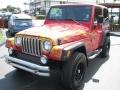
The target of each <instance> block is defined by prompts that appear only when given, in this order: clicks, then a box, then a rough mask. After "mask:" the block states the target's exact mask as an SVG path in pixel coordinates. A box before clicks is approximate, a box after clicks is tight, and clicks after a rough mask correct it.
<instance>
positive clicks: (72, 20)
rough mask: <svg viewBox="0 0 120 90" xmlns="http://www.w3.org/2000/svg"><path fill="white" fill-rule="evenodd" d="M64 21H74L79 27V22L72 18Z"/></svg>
mask: <svg viewBox="0 0 120 90" xmlns="http://www.w3.org/2000/svg"><path fill="white" fill-rule="evenodd" d="M66 20H72V21H74V22H75V23H77V24H79V25H80V22H79V21H78V20H75V19H73V18H69V19H66Z"/></svg>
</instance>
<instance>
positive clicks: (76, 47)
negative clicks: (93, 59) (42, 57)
mask: <svg viewBox="0 0 120 90" xmlns="http://www.w3.org/2000/svg"><path fill="white" fill-rule="evenodd" d="M68 51H70V56H72V55H73V54H74V53H75V52H81V53H84V54H85V56H86V60H87V65H88V58H87V52H86V48H85V44H84V43H83V42H79V43H76V44H73V45H71V46H68V47H66V48H64V49H63V51H62V61H67V60H68V58H69V57H70V56H69V57H67V53H68Z"/></svg>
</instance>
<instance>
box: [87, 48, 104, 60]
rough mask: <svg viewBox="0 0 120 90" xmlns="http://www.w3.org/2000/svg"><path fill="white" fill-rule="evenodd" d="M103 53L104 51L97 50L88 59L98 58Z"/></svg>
mask: <svg viewBox="0 0 120 90" xmlns="http://www.w3.org/2000/svg"><path fill="white" fill-rule="evenodd" d="M101 52H102V49H99V50H95V51H94V52H92V53H91V54H89V55H88V59H94V58H96V57H97V56H98V55H99V54H100V53H101Z"/></svg>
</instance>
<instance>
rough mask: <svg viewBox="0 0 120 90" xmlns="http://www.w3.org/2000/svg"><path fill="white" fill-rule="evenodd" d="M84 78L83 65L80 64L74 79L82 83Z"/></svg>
mask: <svg viewBox="0 0 120 90" xmlns="http://www.w3.org/2000/svg"><path fill="white" fill-rule="evenodd" d="M82 77H83V65H82V64H78V66H77V67H76V70H75V76H74V79H75V81H77V82H80V80H81V79H82Z"/></svg>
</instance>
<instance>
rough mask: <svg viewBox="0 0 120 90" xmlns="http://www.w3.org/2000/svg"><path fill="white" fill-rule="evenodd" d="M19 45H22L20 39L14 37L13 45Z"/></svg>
mask: <svg viewBox="0 0 120 90" xmlns="http://www.w3.org/2000/svg"><path fill="white" fill-rule="evenodd" d="M21 43H22V38H21V37H16V38H15V44H16V45H21Z"/></svg>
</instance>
